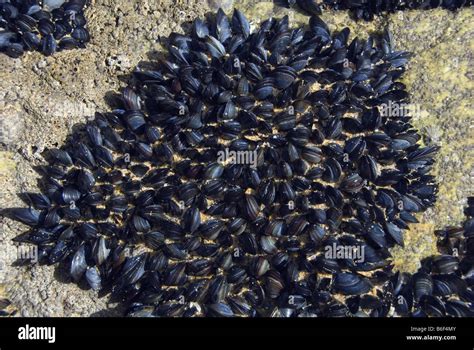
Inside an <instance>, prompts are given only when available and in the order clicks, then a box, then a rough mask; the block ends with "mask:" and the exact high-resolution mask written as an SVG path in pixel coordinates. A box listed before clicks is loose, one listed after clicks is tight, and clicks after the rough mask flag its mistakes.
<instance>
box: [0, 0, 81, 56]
mask: <svg viewBox="0 0 474 350" xmlns="http://www.w3.org/2000/svg"><path fill="white" fill-rule="evenodd" d="M86 4H87V0H67V1H66V0H11V1H10V0H5V1H1V2H0V29H1V28H3V29H2V30H0V51H1V52H4V53H5V54H7V55H9V56H11V57H14V58H16V57H20V56H21V55H22V54H23V53H24V52H25V51H28V50H33V51H40V52H42V53H43V54H44V55H47V56H49V55H52V54H54V53H55V52H56V51H60V50H66V49H73V48H82V47H84V46H85V43H87V42H88V41H89V40H90V36H89V32H88V30H87V23H86V18H85V17H84V8H85V6H86Z"/></svg>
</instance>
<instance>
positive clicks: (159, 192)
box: [5, 10, 464, 316]
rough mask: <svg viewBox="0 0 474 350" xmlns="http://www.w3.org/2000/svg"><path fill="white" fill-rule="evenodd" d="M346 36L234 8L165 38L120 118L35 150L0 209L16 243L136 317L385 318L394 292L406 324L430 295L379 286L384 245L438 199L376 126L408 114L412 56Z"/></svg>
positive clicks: (406, 144)
mask: <svg viewBox="0 0 474 350" xmlns="http://www.w3.org/2000/svg"><path fill="white" fill-rule="evenodd" d="M349 36H350V33H349V29H348V28H345V29H343V30H341V31H340V32H337V33H335V34H331V33H330V31H329V29H328V27H327V25H326V24H325V23H324V22H323V21H322V20H321V19H320V18H319V17H318V16H312V17H311V19H310V21H309V26H308V27H304V28H303V27H302V28H295V29H292V28H290V26H289V23H288V18H287V17H284V18H281V19H274V18H271V19H268V20H266V21H264V22H262V23H261V25H260V26H259V27H257V28H256V29H255V30H251V26H250V24H249V22H248V21H247V19H246V18H245V17H244V15H243V14H242V13H241V12H239V11H238V10H235V11H234V13H233V16H232V17H231V18H228V17H227V16H226V15H225V14H224V12H223V11H222V10H219V11H218V12H217V14H216V16H213V17H212V18H211V17H210V18H209V19H208V20H207V21H202V20H200V19H197V20H196V21H195V22H194V23H193V24H192V29H191V30H190V33H189V34H188V35H183V34H177V33H173V34H171V35H170V37H169V38H168V40H167V43H166V44H167V48H168V55H167V57H166V58H164V59H162V60H160V61H159V62H155V64H156V66H155V68H153V69H151V68H150V69H140V68H139V69H137V71H135V72H134V77H133V79H132V81H131V83H130V86H129V87H128V88H126V89H125V90H124V92H123V95H122V96H123V98H122V100H123V106H121V108H119V109H116V110H114V111H112V112H108V113H98V114H97V115H96V118H95V120H94V121H93V122H88V123H87V125H86V126H85V127H84V128H83V130H82V131H78V132H76V133H74V134H72V135H71V138H70V141H69V142H68V143H67V144H66V145H65V146H64V147H62V148H60V149H50V150H49V151H48V152H47V155H46V158H47V159H48V161H49V164H48V165H45V166H43V167H42V170H43V172H44V177H43V179H42V183H43V184H42V190H43V192H42V193H26V194H25V197H26V198H27V200H28V203H29V204H30V207H29V208H16V209H10V210H7V211H6V212H5V214H6V215H8V216H9V217H11V218H13V219H15V220H18V221H21V222H23V223H25V224H27V225H29V226H31V230H30V231H28V232H25V233H24V234H22V235H21V236H19V237H18V238H17V240H18V241H19V242H28V243H33V244H35V245H37V246H38V249H39V255H40V260H41V261H42V262H43V263H47V264H55V263H62V264H66V266H67V267H68V269H69V271H70V276H71V277H72V279H73V280H74V281H76V282H78V283H88V284H89V286H90V287H91V288H93V289H95V290H100V289H103V290H110V291H111V292H112V296H113V297H114V298H118V299H120V300H122V301H124V302H126V303H127V304H128V305H129V311H128V314H129V315H133V316H145V315H147V316H234V315H235V316H270V315H271V316H297V315H299V316H314V315H316V316H337V315H352V314H358V312H359V309H360V310H367V309H370V310H369V311H367V314H369V315H371V316H387V315H389V312H390V309H391V307H390V305H391V304H392V302H393V297H394V295H399V294H402V295H403V296H404V298H405V300H406V301H407V313H410V312H411V311H410V309H409V307H417V305H418V304H416V302H418V301H420V300H421V296H424V295H428V294H429V293H424V292H416V293H417V294H416V298H415V299H414V300H415V303H411V304H410V303H409V302H410V300H411V299H410V298H409V296H405V294H403V293H405V291H406V288H405V286H406V285H408V286H411V284H412V283H411V282H410V281H412V279H409V280H405V279H403V280H402V282H400V283H398V282H397V283H396V282H393V290H391V291H390V290H388V289H387V288H384V286H385V285H386V284H387V283H390V282H391V281H392V280H393V279H394V278H395V277H394V276H395V275H394V273H393V272H392V267H391V265H390V259H389V258H390V253H389V248H390V247H392V246H394V245H396V244H398V245H403V231H404V229H406V228H407V227H408V224H409V223H414V222H416V221H417V219H416V217H415V213H417V212H422V211H424V210H425V209H426V208H428V207H430V206H431V205H432V204H433V203H434V201H435V196H436V185H435V184H434V179H433V177H432V176H431V175H430V174H429V171H430V169H431V165H432V163H433V157H434V155H435V153H436V150H437V148H436V147H422V146H420V142H419V140H420V136H419V134H418V132H417V131H416V130H415V129H414V128H413V127H412V125H411V124H410V116H408V115H396V116H393V115H390V113H388V114H387V113H384V112H383V110H384V108H383V107H384V106H386V105H387V104H403V103H405V102H407V101H408V94H407V92H406V91H405V86H404V85H403V84H402V83H401V82H399V81H398V79H399V78H400V76H401V75H402V74H403V72H404V70H405V68H404V65H405V64H406V62H407V60H408V57H409V55H408V53H406V52H403V51H396V50H394V47H393V40H392V37H391V35H390V33H389V32H387V31H386V32H384V33H381V34H377V35H374V36H369V37H368V38H367V39H365V40H362V39H358V38H355V39H353V40H349ZM232 154H233V155H242V157H238V156H237V157H228V156H229V155H232ZM328 246H338V247H348V248H351V247H359V248H361V250H362V251H364V252H365V253H364V259H361V260H360V259H356V258H351V257H347V256H346V257H345V258H342V259H340V258H334V257H331V256H328V255H327V254H326V248H327V247H328ZM437 264H438V263H437V262H433V264H430V265H429V266H431V267H432V268H433V270H426V271H425V272H423V273H424V275H417V276H425V275H428V276H431V275H429V274H430V273H432V272H433V273H434V271H435V270H436V269H438V265H437ZM452 270H453V269H449V271H448V270H440V271H441V272H440V273H441V274H443V273H445V272H451V271H452ZM459 270H460V271H464V270H463V269H462V268H461V267H460V269H459ZM436 271H437V270H436ZM456 271H458V270H456ZM399 276H405V275H400V274H399ZM403 278H404V277H403ZM417 278H418V277H416V276H413V280H414V281H415V282H413V283H414V284H415V285H418V284H420V282H416V281H418V280H417ZM430 278H432V279H431V280H430V281H432V283H435V282H434V281H435V280H436V278H435V276H433V277H430ZM400 279H402V277H400ZM446 283H448V282H446ZM407 288H408V287H407ZM415 290H416V289H415ZM433 290H434V287H433ZM407 293H408V292H407ZM446 295H447V294H445V295H444V296H442V298H446ZM418 297H420V298H418ZM417 298H418V299H417ZM425 299H428V297H426V298H424V299H423V300H425ZM443 300H444V299H443ZM429 301H431V299H429V300H428V302H429ZM356 305H357V311H355V306H356ZM446 308H447V307H446ZM427 313H428V314H429V312H427Z"/></svg>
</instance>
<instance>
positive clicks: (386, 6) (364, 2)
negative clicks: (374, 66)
mask: <svg viewBox="0 0 474 350" xmlns="http://www.w3.org/2000/svg"><path fill="white" fill-rule="evenodd" d="M275 2H276V3H277V4H279V5H282V6H284V7H287V8H289V7H297V8H298V9H300V10H301V11H303V12H304V13H306V14H309V15H320V14H321V13H322V10H323V9H325V8H330V9H333V10H348V11H349V12H350V14H351V15H352V16H353V17H354V18H355V19H363V20H366V21H371V20H373V19H374V16H377V15H381V14H387V13H394V12H396V11H404V10H413V9H419V10H427V9H434V8H437V7H441V8H444V9H448V10H451V11H454V10H457V9H459V8H461V7H467V6H472V5H473V1H472V0H275Z"/></svg>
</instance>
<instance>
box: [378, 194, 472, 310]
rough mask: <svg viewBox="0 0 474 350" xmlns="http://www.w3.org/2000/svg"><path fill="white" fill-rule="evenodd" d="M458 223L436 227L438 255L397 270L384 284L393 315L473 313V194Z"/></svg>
mask: <svg viewBox="0 0 474 350" xmlns="http://www.w3.org/2000/svg"><path fill="white" fill-rule="evenodd" d="M465 214H466V217H467V218H466V220H465V222H464V224H463V226H461V227H448V228H446V229H444V230H440V231H437V232H436V234H437V236H438V251H439V253H440V254H439V255H436V256H431V257H429V258H426V259H424V260H423V261H422V262H421V268H420V269H419V270H418V272H417V273H415V274H413V275H411V274H408V273H397V274H396V275H395V276H393V277H392V278H391V280H390V282H389V283H387V285H386V286H385V291H386V293H388V294H390V295H393V297H394V300H393V303H392V304H393V306H394V309H395V312H396V314H397V315H400V316H413V317H420V316H421V317H426V316H433V317H446V316H450V317H468V316H470V317H472V316H474V197H470V198H468V207H467V208H466V209H465Z"/></svg>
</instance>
